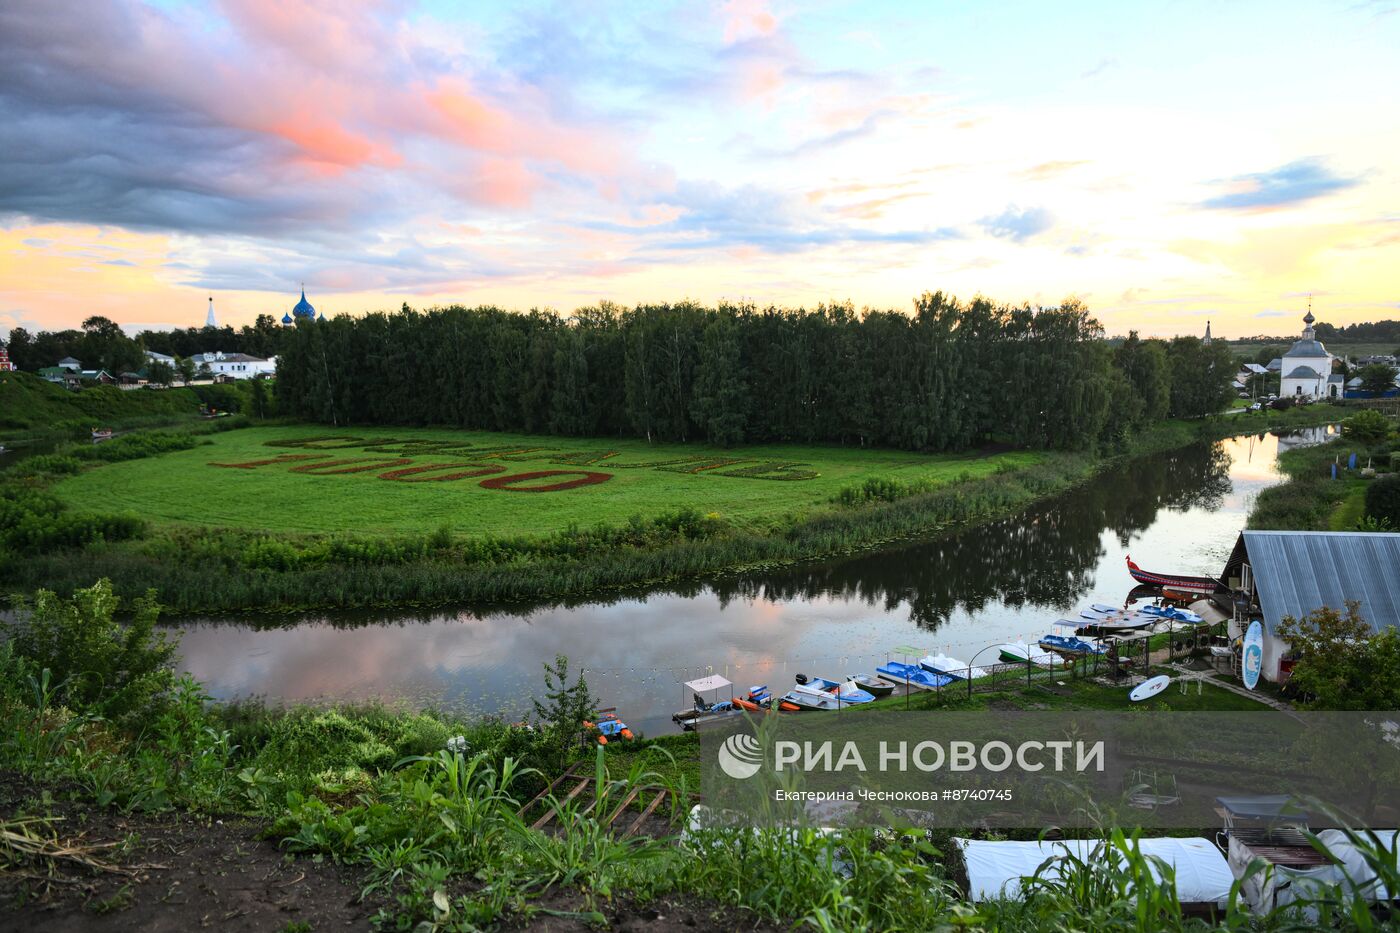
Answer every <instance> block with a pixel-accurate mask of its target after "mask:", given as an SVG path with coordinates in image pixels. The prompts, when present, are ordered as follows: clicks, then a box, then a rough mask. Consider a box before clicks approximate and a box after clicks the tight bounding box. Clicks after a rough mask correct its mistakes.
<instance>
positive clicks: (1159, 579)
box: [1128, 557, 1225, 596]
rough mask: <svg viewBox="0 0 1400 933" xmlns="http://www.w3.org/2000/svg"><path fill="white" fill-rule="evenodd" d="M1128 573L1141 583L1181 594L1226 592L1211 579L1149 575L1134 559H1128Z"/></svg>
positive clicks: (1158, 574) (1207, 594)
mask: <svg viewBox="0 0 1400 933" xmlns="http://www.w3.org/2000/svg"><path fill="white" fill-rule="evenodd" d="M1128 573H1130V574H1132V575H1133V579H1134V580H1136V581H1137V582H1139V583H1143V584H1146V585H1147V586H1156V587H1162V588H1163V589H1170V590H1176V591H1177V592H1179V593H1200V594H1202V595H1205V596H1209V595H1210V594H1212V593H1217V592H1223V591H1224V590H1225V587H1224V586H1222V585H1221V583H1220V581H1218V580H1213V579H1211V578H1210V577H1182V576H1176V575H1173V574H1167V573H1148V572H1147V571H1146V570H1143V569H1142V568H1141V567H1139V566H1138V565H1137V564H1135V563H1133V559H1132V557H1129V558H1128Z"/></svg>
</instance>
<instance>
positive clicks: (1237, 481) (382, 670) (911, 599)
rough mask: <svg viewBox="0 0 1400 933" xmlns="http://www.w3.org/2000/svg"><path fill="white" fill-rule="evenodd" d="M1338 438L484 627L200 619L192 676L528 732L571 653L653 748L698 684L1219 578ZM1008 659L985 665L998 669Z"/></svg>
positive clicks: (293, 698)
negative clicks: (1244, 540)
mask: <svg viewBox="0 0 1400 933" xmlns="http://www.w3.org/2000/svg"><path fill="white" fill-rule="evenodd" d="M1332 430H1333V429H1332V428H1312V429H1307V430H1304V431H1299V432H1292V433H1289V434H1285V435H1282V436H1280V435H1275V434H1263V435H1253V436H1244V437H1237V438H1232V439H1228V440H1224V441H1219V442H1216V443H1211V444H1199V445H1193V446H1190V447H1185V448H1182V449H1179V450H1175V451H1172V452H1169V453H1166V454H1161V455H1156V456H1151V457H1144V458H1141V459H1138V460H1135V461H1132V462H1130V463H1128V464H1125V465H1123V466H1121V467H1119V468H1116V469H1113V470H1111V471H1108V472H1106V473H1103V474H1101V475H1100V476H1098V477H1096V478H1095V479H1093V480H1092V481H1090V482H1089V483H1087V484H1085V485H1083V486H1081V487H1079V488H1077V489H1074V490H1072V491H1070V492H1068V493H1066V494H1064V495H1061V496H1057V497H1055V498H1053V499H1050V500H1047V501H1046V502H1044V503H1042V504H1040V505H1038V506H1035V507H1033V508H1031V509H1028V510H1027V511H1025V512H1023V513H1021V514H1019V515H1017V516H1015V517H1013V518H1010V519H1006V520H1003V521H999V522H996V523H993V524H990V525H984V526H981V527H977V528H970V529H967V530H965V531H962V532H959V533H956V534H952V535H948V536H945V537H942V538H939V539H936V540H930V541H921V542H916V543H909V544H906V545H903V546H900V547H896V548H890V549H884V550H881V551H879V552H872V553H869V554H863V555H859V556H855V557H851V558H845V559H841V560H834V561H826V562H814V563H808V564H802V565H799V566H795V567H791V568H786V569H782V570H779V571H770V572H764V573H761V574H752V575H729V576H722V577H719V578H716V579H713V580H709V581H706V582H702V583H696V584H694V585H693V586H686V587H669V588H667V589H665V590H661V591H651V592H647V593H639V594H635V595H626V596H619V597H618V598H615V599H611V600H605V601H597V600H595V601H590V602H582V603H574V604H564V605H551V606H538V607H517V608H513V609H507V610H493V611H488V612H474V611H469V610H461V611H457V610H451V611H433V612H422V611H398V612H385V613H378V614H367V613H356V614H337V615H316V616H308V617H304V618H302V619H300V620H298V621H297V622H295V623H294V624H290V625H287V626H285V627H281V628H265V627H262V628H260V627H255V626H253V625H250V624H248V622H247V621H246V620H244V619H230V620H221V619H201V620H195V621H192V622H187V623H184V629H185V631H184V635H183V637H182V641H181V657H182V659H183V667H184V669H185V670H187V671H189V672H190V673H192V674H194V675H195V676H196V677H198V678H199V679H200V680H201V681H203V682H204V683H205V684H206V686H207V687H208V689H209V690H210V692H211V693H212V694H213V695H214V696H216V697H219V698H221V699H231V698H235V697H249V696H260V697H263V698H264V699H265V700H267V701H268V702H271V703H278V702H307V701H312V702H316V701H334V700H367V699H383V700H386V701H390V702H401V703H404V704H407V705H411V706H417V707H423V706H436V707H440V708H446V709H451V710H454V711H458V712H467V713H496V714H500V715H503V716H507V717H513V718H519V717H520V716H522V715H524V713H526V712H527V711H528V709H529V697H530V695H531V693H532V692H534V691H537V690H538V689H539V687H540V685H541V683H542V679H541V675H542V667H541V665H542V663H543V662H544V661H547V660H552V659H553V658H554V656H555V654H557V653H562V654H565V655H567V656H568V657H569V659H570V661H571V664H572V665H573V667H574V668H575V669H577V667H578V666H582V667H583V668H584V669H585V670H586V676H587V679H588V681H589V684H590V686H591V687H592V688H593V692H594V693H595V694H596V695H597V696H598V697H599V698H600V700H601V705H602V706H604V707H616V708H617V710H618V713H619V715H620V716H621V717H622V718H623V719H624V720H626V721H627V722H628V723H629V724H631V725H632V726H633V727H634V728H640V729H641V730H642V731H644V732H646V733H649V734H660V733H663V732H667V731H671V730H673V729H675V726H673V725H672V724H671V722H670V714H671V712H672V711H673V710H675V709H679V708H681V706H682V705H684V703H685V702H686V700H687V697H688V693H687V692H686V691H685V690H684V689H683V688H682V686H681V685H682V683H683V682H684V681H686V680H690V679H694V678H695V677H698V676H701V675H704V674H706V673H717V674H724V675H726V676H728V677H729V679H731V680H733V681H734V682H735V683H736V684H738V685H739V686H740V687H746V686H748V685H749V684H757V683H767V684H771V685H772V686H774V687H778V686H780V685H781V686H783V687H784V688H785V687H786V686H787V685H790V684H791V683H792V680H793V675H794V674H796V673H797V672H798V671H802V672H805V673H808V674H821V675H824V676H828V677H839V676H841V675H844V674H848V673H854V672H858V671H867V670H869V671H873V669H874V667H875V666H876V665H877V664H879V663H882V662H883V661H885V660H886V659H887V658H889V657H890V656H891V655H894V656H896V657H897V656H898V654H899V652H895V651H893V649H895V648H896V647H897V646H898V647H901V648H902V647H906V646H913V647H917V648H918V649H920V650H921V651H931V650H943V651H945V652H946V653H948V654H952V655H954V656H955V657H958V658H962V659H963V660H968V659H970V658H971V656H972V655H974V654H975V653H976V652H977V651H979V650H980V649H982V648H983V647H985V646H988V645H992V644H996V643H999V642H1003V641H1008V640H1016V639H1021V638H1024V639H1027V640H1030V641H1034V640H1035V639H1036V638H1038V637H1039V636H1040V635H1042V634H1044V633H1045V632H1047V631H1049V630H1050V627H1051V623H1053V622H1054V620H1055V619H1056V618H1058V617H1060V616H1061V615H1062V614H1065V613H1070V612H1071V611H1072V610H1074V609H1075V607H1078V606H1082V605H1085V604H1087V603H1089V602H1104V603H1117V604H1121V603H1122V602H1123V600H1124V598H1125V596H1126V594H1127V592H1128V590H1129V589H1131V587H1132V586H1133V580H1132V578H1130V577H1129V576H1128V573H1127V570H1126V567H1125V563H1124V558H1125V557H1126V556H1127V555H1128V554H1129V553H1131V554H1132V555H1133V556H1134V558H1135V559H1136V560H1137V562H1138V563H1139V564H1141V565H1142V566H1143V567H1146V568H1148V569H1152V570H1161V571H1165V572H1169V573H1187V574H1210V575H1214V574H1217V573H1219V571H1220V569H1221V568H1222V567H1223V565H1224V563H1225V559H1226V557H1227V556H1228V554H1229V551H1230V549H1231V548H1232V547H1233V546H1234V543H1235V538H1236V535H1237V534H1238V533H1239V531H1240V530H1241V529H1242V528H1243V527H1244V523H1245V519H1246V517H1247V515H1248V512H1249V509H1250V506H1251V503H1252V502H1253V500H1254V497H1255V496H1256V495H1257V494H1258V493H1259V491H1260V490H1261V489H1263V488H1265V487H1267V486H1271V485H1273V484H1275V483H1277V482H1279V480H1280V477H1279V475H1278V473H1277V472H1276V470H1275V462H1276V459H1277V456H1278V453H1279V451H1280V449H1287V447H1288V446H1290V445H1297V444H1304V443H1315V442H1317V441H1319V440H1323V439H1325V437H1326V436H1327V435H1328V434H1329V433H1330V432H1331V431H1332ZM990 654H991V653H990V652H989V653H988V654H987V655H983V656H982V659H983V660H988V659H990Z"/></svg>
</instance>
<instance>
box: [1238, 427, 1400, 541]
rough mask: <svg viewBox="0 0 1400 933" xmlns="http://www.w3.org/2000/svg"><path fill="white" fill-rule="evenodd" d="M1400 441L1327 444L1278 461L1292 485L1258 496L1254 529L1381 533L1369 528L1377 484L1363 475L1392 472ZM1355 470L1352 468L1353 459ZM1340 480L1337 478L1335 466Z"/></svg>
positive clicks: (1252, 517) (1251, 519) (1252, 522)
mask: <svg viewBox="0 0 1400 933" xmlns="http://www.w3.org/2000/svg"><path fill="white" fill-rule="evenodd" d="M1397 450H1400V441H1396V440H1394V439H1390V440H1376V439H1367V440H1364V441H1363V440H1359V439H1357V438H1354V437H1346V436H1340V437H1338V438H1336V439H1335V440H1333V441H1330V442H1329V443H1326V444H1320V445H1317V446H1314V447H1300V448H1296V449H1294V450H1289V451H1285V452H1284V453H1282V454H1280V455H1279V461H1278V469H1279V472H1280V473H1282V474H1284V475H1285V476H1286V477H1287V478H1288V479H1287V482H1284V483H1281V484H1279V485H1277V486H1274V487H1272V488H1270V489H1266V490H1264V491H1263V492H1261V493H1260V494H1259V497H1258V499H1257V500H1256V501H1255V505H1254V509H1253V511H1251V512H1250V515H1249V527H1250V528H1253V529H1259V530H1285V531H1288V530H1293V531H1356V530H1357V529H1358V528H1364V529H1365V530H1372V531H1376V530H1382V529H1379V528H1373V527H1371V526H1369V525H1367V523H1366V515H1365V512H1366V490H1367V489H1368V488H1369V487H1370V485H1371V483H1372V482H1374V479H1373V478H1372V477H1370V476H1366V475H1363V473H1362V469H1363V468H1365V467H1366V466H1367V464H1368V463H1369V464H1372V465H1374V466H1375V467H1376V468H1377V471H1378V472H1381V473H1384V472H1385V471H1386V470H1388V469H1390V468H1391V458H1392V457H1393V456H1395V454H1396V452H1397ZM1353 456H1355V458H1356V468H1355V469H1351V468H1349V464H1350V462H1351V458H1352V457H1353ZM1334 465H1335V466H1336V468H1337V469H1336V478H1333V472H1332V471H1333V466H1334Z"/></svg>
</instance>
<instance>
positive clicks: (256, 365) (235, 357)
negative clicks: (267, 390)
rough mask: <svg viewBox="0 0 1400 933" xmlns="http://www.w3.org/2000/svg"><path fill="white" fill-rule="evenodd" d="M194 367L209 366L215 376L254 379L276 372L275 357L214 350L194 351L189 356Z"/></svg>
mask: <svg viewBox="0 0 1400 933" xmlns="http://www.w3.org/2000/svg"><path fill="white" fill-rule="evenodd" d="M190 360H191V361H192V362H193V363H194V365H195V367H196V368H202V367H204V366H208V367H209V371H210V372H212V373H213V374H214V376H215V377H216V378H217V377H219V376H225V377H227V378H229V379H254V378H256V377H258V376H272V375H275V374H276V372H277V357H275V356H274V357H273V358H272V359H269V360H265V359H263V358H262V357H258V356H249V355H248V354H246V353H224V352H222V351H215V352H213V353H196V354H195V355H194V356H192V357H190Z"/></svg>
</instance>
